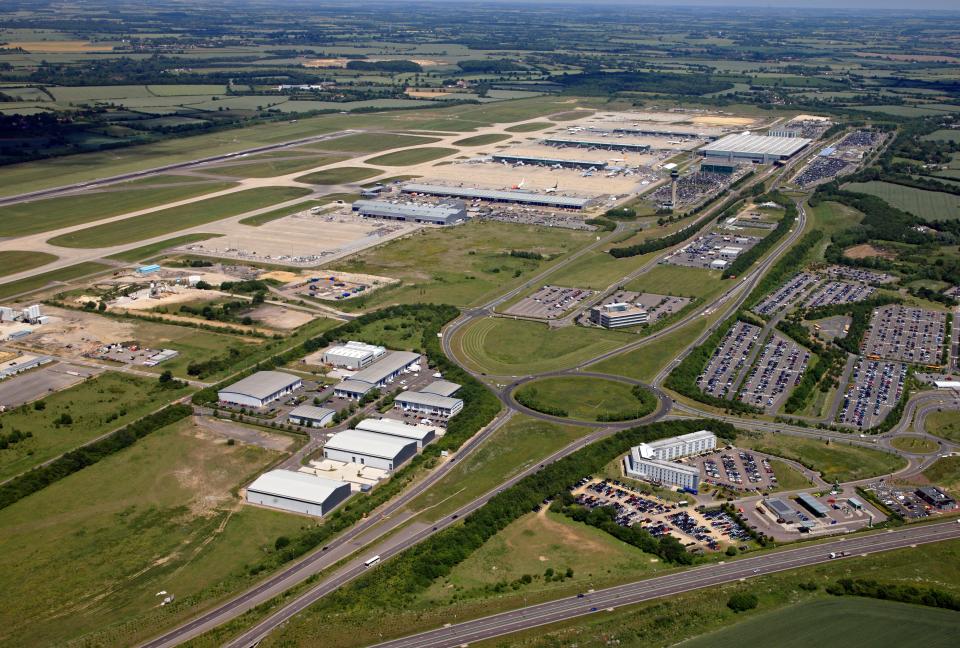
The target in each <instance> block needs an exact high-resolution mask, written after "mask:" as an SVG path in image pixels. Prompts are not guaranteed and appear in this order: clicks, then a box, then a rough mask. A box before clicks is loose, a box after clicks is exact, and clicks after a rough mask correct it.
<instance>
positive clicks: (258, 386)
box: [220, 371, 301, 400]
mask: <svg viewBox="0 0 960 648" xmlns="http://www.w3.org/2000/svg"><path fill="white" fill-rule="evenodd" d="M298 382H301V379H300V378H299V377H297V376H294V375H292V374H288V373H283V372H282V371H258V372H257V373H255V374H253V375H251V376H247V377H246V378H244V379H242V380H238V381H237V382H235V383H233V384H232V385H230V386H229V387H227V388H225V389H221V390H220V393H230V394H242V395H243V396H249V397H251V398H258V399H260V400H264V399H266V398H269V397H270V396H273V395H274V394H276V393H277V392H279V391H283V390H284V389H286V388H288V387H290V386H291V385H294V384H296V383H298Z"/></svg>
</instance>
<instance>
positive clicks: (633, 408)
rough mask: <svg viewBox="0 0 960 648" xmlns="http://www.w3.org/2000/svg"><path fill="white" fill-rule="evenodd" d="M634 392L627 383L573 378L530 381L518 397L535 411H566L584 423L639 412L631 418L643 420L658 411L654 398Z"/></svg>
mask: <svg viewBox="0 0 960 648" xmlns="http://www.w3.org/2000/svg"><path fill="white" fill-rule="evenodd" d="M631 390H632V385H629V384H627V383H622V382H616V381H613V380H604V379H601V378H591V377H587V376H569V377H556V378H544V379H542V380H535V381H533V382H529V383H527V384H525V385H524V386H523V387H521V388H520V389H518V390H517V393H516V397H517V399H518V400H520V399H522V402H524V403H525V404H527V406H528V407H532V408H533V409H537V410H540V411H544V412H550V411H551V410H552V411H557V410H564V411H566V412H567V416H568V417H569V418H572V419H577V420H580V421H597V420H599V418H598V417H600V416H602V415H610V414H617V413H636V415H635V416H631V417H630V418H640V417H642V416H646V415H647V414H649V413H650V412H652V411H653V410H654V408H655V407H656V399H655V398H654V397H653V396H652V395H648V396H649V397H648V398H644V400H643V401H641V400H640V399H638V398H637V397H636V396H634V395H633V393H632V391H631ZM541 408H543V409H541Z"/></svg>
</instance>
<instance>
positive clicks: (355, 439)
mask: <svg viewBox="0 0 960 648" xmlns="http://www.w3.org/2000/svg"><path fill="white" fill-rule="evenodd" d="M411 443H416V442H415V441H414V440H412V439H401V438H400V437H396V436H388V435H386V434H377V433H376V432H368V431H366V430H345V431H343V432H339V433H337V434H334V435H333V436H332V437H330V440H329V441H327V442H326V444H324V447H325V448H329V449H330V450H341V451H343V452H356V453H357V454H363V455H369V456H371V457H378V458H380V459H389V460H391V461H392V460H393V458H394V457H396V456H397V455H398V454H400V453H401V452H403V451H404V449H406V448H407V447H408V446H409V445H410V444H411Z"/></svg>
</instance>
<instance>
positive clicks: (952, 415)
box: [926, 410, 960, 443]
mask: <svg viewBox="0 0 960 648" xmlns="http://www.w3.org/2000/svg"><path fill="white" fill-rule="evenodd" d="M926 431H927V432H928V433H930V434H933V435H935V436H938V437H940V438H943V439H947V440H948V441H953V442H954V443H960V412H958V411H956V410H942V411H938V412H930V413H929V414H927V419H926Z"/></svg>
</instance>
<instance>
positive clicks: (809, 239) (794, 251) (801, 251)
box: [744, 230, 823, 308]
mask: <svg viewBox="0 0 960 648" xmlns="http://www.w3.org/2000/svg"><path fill="white" fill-rule="evenodd" d="M822 238H823V232H821V231H820V230H813V231H812V232H807V233H806V234H804V235H803V237H802V238H801V239H800V240H799V241H798V242H797V244H796V245H794V246H793V247H791V248H790V249H789V250H787V251H786V253H784V254H783V256H781V257H780V258H779V259H778V260H777V262H776V263H774V264H773V267H771V268H770V269H769V270H768V271H767V272H766V274H764V275H763V277H761V278H760V281H759V282H757V286H756V288H754V289H753V292H752V293H750V296H749V297H748V298H747V300H746V302H745V303H744V305H745V306H746V307H747V308H750V307H752V306H753V305H755V304H757V303H758V302H759V301H760V300H761V299H763V298H764V297H765V296H766V295H767V293H769V292H770V291H771V290H773V289H774V288H776V287H777V286H779V285H780V284H782V283H783V282H784V281H785V280H786V278H787V277H789V276H791V275H792V274H793V273H795V272H796V270H797V268H799V267H800V265H801V264H802V263H803V260H804V258H806V256H807V253H808V252H810V250H812V249H813V246H815V245H816V244H817V243H819V242H820V239H822Z"/></svg>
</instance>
